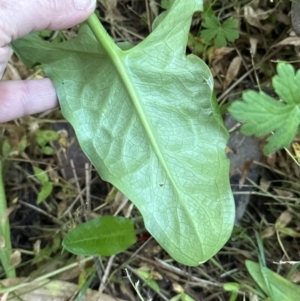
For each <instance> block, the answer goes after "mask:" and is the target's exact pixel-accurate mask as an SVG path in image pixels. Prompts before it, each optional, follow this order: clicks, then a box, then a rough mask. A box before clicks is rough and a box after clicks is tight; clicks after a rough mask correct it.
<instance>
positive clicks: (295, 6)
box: [291, 0, 300, 36]
mask: <svg viewBox="0 0 300 301" xmlns="http://www.w3.org/2000/svg"><path fill="white" fill-rule="evenodd" d="M291 18H292V26H293V29H294V31H295V33H296V34H297V35H298V36H300V1H299V0H293V1H292V8H291Z"/></svg>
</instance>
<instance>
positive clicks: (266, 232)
mask: <svg viewBox="0 0 300 301" xmlns="http://www.w3.org/2000/svg"><path fill="white" fill-rule="evenodd" d="M274 233H275V230H274V227H267V228H265V229H264V230H263V232H262V233H261V238H262V239H264V238H269V237H272V236H273V235H274Z"/></svg>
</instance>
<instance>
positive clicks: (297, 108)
mask: <svg viewBox="0 0 300 301" xmlns="http://www.w3.org/2000/svg"><path fill="white" fill-rule="evenodd" d="M277 72H278V75H277V76H275V77H274V78H273V86H274V88H275V91H276V93H277V94H278V95H279V96H280V97H281V100H282V101H281V102H280V101H277V100H275V99H274V98H272V97H270V96H268V95H267V94H266V93H264V92H254V91H248V92H244V93H243V95H242V99H243V101H235V102H233V103H232V105H231V106H230V108H229V112H230V113H231V114H232V115H233V117H235V118H236V119H237V120H240V121H245V124H244V125H243V126H242V128H241V131H242V133H244V134H245V135H255V136H263V135H267V134H270V133H272V132H273V133H274V134H273V135H271V136H270V137H269V138H268V140H267V141H268V143H267V144H266V146H265V147H264V153H265V154H270V153H272V152H274V151H276V150H278V149H280V148H284V147H288V146H289V145H290V144H291V142H292V141H293V139H294V137H295V135H296V134H297V131H298V127H299V122H300V105H299V103H300V98H299V93H300V88H299V82H300V71H298V72H297V74H296V75H295V71H294V69H293V67H292V66H291V65H290V64H286V63H279V64H278V65H277ZM297 94H298V97H297Z"/></svg>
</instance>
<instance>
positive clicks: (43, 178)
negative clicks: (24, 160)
mask: <svg viewBox="0 0 300 301" xmlns="http://www.w3.org/2000/svg"><path fill="white" fill-rule="evenodd" d="M33 172H34V175H35V176H36V178H37V179H38V181H39V182H40V183H41V184H45V183H47V182H49V177H48V174H47V172H46V171H44V170H42V169H40V168H38V167H36V166H33Z"/></svg>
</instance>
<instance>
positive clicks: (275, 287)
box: [246, 260, 300, 301]
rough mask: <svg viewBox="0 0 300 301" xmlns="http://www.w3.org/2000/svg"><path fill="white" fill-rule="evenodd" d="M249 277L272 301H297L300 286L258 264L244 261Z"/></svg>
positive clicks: (299, 294)
mask: <svg viewBox="0 0 300 301" xmlns="http://www.w3.org/2000/svg"><path fill="white" fill-rule="evenodd" d="M246 267H247V270H248V272H249V273H250V275H251V277H252V278H253V279H254V280H255V282H256V283H257V284H258V285H259V286H260V288H261V289H262V290H263V291H264V293H265V294H266V295H267V296H268V297H270V299H271V300H272V301H298V300H299V296H300V286H299V285H296V284H294V283H292V282H291V281H289V280H287V279H285V278H283V277H281V276H280V275H278V274H277V273H274V272H273V271H271V270H270V269H268V268H266V267H263V266H261V265H260V264H258V263H256V262H253V261H250V260H246Z"/></svg>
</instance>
